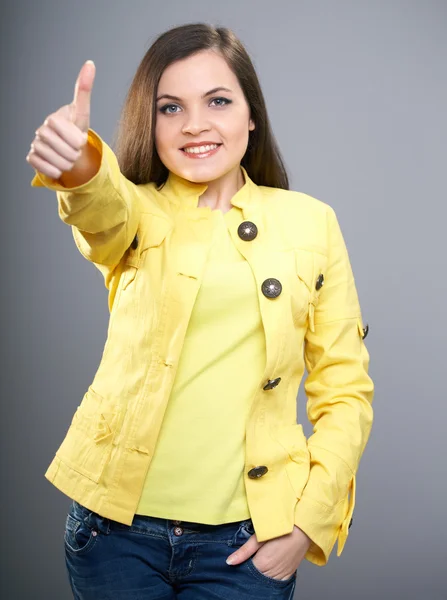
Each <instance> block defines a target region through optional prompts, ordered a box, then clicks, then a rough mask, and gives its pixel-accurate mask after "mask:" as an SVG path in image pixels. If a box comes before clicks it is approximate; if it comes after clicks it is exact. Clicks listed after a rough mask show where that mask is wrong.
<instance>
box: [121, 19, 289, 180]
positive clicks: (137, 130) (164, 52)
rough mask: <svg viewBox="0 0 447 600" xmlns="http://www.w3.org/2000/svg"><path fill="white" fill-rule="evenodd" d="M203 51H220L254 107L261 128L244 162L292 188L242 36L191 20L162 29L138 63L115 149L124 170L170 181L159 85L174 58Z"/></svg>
mask: <svg viewBox="0 0 447 600" xmlns="http://www.w3.org/2000/svg"><path fill="white" fill-rule="evenodd" d="M202 50H216V51H218V52H219V53H220V54H221V55H222V56H223V58H224V59H225V60H226V62H227V64H228V66H229V67H230V69H231V70H232V71H233V73H234V74H235V75H236V77H237V78H238V80H239V84H240V86H241V88H242V91H243V93H244V96H245V98H246V100H247V103H248V105H249V107H250V116H251V118H252V119H253V120H254V122H255V129H254V130H253V131H250V132H249V140H248V146H247V151H246V153H245V155H244V157H243V158H242V161H241V164H242V166H243V167H244V168H245V169H246V170H247V173H248V175H249V177H250V178H251V179H252V180H253V181H254V182H255V183H256V184H257V185H265V186H269V187H277V188H282V189H286V190H288V189H289V180H288V176H287V172H286V168H285V166H284V163H283V160H282V158H281V154H280V151H279V148H278V146H277V144H276V141H275V138H274V136H273V133H272V130H271V126H270V121H269V118H268V115H267V109H266V105H265V100H264V96H263V94H262V90H261V86H260V84H259V80H258V77H257V75H256V71H255V68H254V66H253V63H252V61H251V59H250V57H249V55H248V53H247V51H246V50H245V48H244V46H243V45H242V43H241V42H240V40H239V39H238V38H237V37H236V36H235V34H234V33H233V32H232V31H231V30H230V29H227V28H224V27H218V28H215V27H212V26H211V25H208V24H206V23H191V24H188V25H182V26H180V27H174V28H173V29H170V30H168V31H166V32H165V33H163V34H161V35H160V36H159V37H158V38H157V39H156V40H155V42H154V43H153V44H152V46H151V47H150V48H149V50H148V51H147V52H146V54H145V55H144V57H143V60H142V61H141V63H140V64H139V66H138V68H137V72H136V74H135V76H134V78H133V81H132V83H131V85H130V88H129V91H128V94H127V97H126V99H125V102H124V106H123V110H122V112H121V117H120V120H119V123H118V128H117V135H116V144H115V154H116V156H117V159H118V164H119V166H120V170H121V172H122V173H123V174H124V175H125V176H126V177H127V179H129V180H130V181H132V182H133V183H136V184H144V183H149V182H151V181H154V182H156V184H157V185H161V184H162V183H164V182H165V181H166V179H167V176H168V169H167V168H166V167H165V165H164V164H163V163H162V162H161V160H160V157H159V156H158V153H157V150H156V147H155V135H154V132H155V119H156V95H157V88H158V83H159V81H160V78H161V76H162V74H163V71H164V70H165V69H166V68H167V67H168V66H169V65H170V64H171V63H173V62H175V61H177V60H180V59H183V58H186V57H188V56H191V55H192V54H195V53H197V52H200V51H202Z"/></svg>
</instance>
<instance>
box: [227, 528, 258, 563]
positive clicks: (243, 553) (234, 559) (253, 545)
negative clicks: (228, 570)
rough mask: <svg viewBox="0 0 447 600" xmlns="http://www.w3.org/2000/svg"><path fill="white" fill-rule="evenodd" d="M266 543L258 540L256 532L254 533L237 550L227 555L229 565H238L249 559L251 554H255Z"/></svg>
mask: <svg viewBox="0 0 447 600" xmlns="http://www.w3.org/2000/svg"><path fill="white" fill-rule="evenodd" d="M264 544H265V542H258V540H257V538H256V534H253V535H252V536H251V537H250V538H249V539H248V540H247V541H246V542H245V544H243V545H242V546H241V547H240V548H238V549H237V550H236V552H233V554H230V555H229V556H228V557H227V559H226V563H227V564H228V565H238V564H239V563H242V562H244V561H245V560H247V558H250V556H253V554H254V553H255V552H256V551H257V550H259V548H260V547H261V546H263V545H264Z"/></svg>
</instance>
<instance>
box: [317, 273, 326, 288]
mask: <svg viewBox="0 0 447 600" xmlns="http://www.w3.org/2000/svg"><path fill="white" fill-rule="evenodd" d="M323 283H324V275H323V273H320V274H319V275H318V278H317V283H316V284H315V289H316V290H317V291H318V290H319V289H320V288H322V287H323Z"/></svg>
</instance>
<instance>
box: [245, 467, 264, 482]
mask: <svg viewBox="0 0 447 600" xmlns="http://www.w3.org/2000/svg"><path fill="white" fill-rule="evenodd" d="M267 471H268V469H267V467H266V466H265V465H262V466H260V467H253V469H250V470H249V472H248V476H249V477H250V479H258V478H259V477H262V476H263V475H265V474H266V473H267Z"/></svg>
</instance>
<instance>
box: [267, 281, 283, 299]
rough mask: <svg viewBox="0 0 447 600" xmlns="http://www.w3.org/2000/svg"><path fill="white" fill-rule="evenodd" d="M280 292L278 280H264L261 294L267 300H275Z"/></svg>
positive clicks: (280, 286)
mask: <svg viewBox="0 0 447 600" xmlns="http://www.w3.org/2000/svg"><path fill="white" fill-rule="evenodd" d="M281 292H282V285H281V282H280V281H278V279H273V278H270V279H266V280H265V281H264V282H263V284H262V293H263V294H264V296H267V298H276V297H277V296H279V295H280V293H281Z"/></svg>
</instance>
